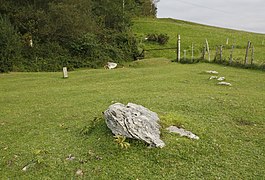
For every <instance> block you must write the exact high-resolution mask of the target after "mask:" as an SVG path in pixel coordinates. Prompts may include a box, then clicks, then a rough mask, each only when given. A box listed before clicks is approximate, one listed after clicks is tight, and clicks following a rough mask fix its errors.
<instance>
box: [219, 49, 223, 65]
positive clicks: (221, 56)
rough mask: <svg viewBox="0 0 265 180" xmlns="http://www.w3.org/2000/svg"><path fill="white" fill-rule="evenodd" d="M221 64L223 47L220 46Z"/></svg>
mask: <svg viewBox="0 0 265 180" xmlns="http://www.w3.org/2000/svg"><path fill="white" fill-rule="evenodd" d="M220 62H223V45H221V46H220Z"/></svg>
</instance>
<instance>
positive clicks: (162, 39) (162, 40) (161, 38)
mask: <svg viewBox="0 0 265 180" xmlns="http://www.w3.org/2000/svg"><path fill="white" fill-rule="evenodd" d="M146 38H147V41H151V42H157V43H158V44H160V45H164V44H166V43H167V42H168V40H169V36H168V35H167V34H154V33H152V34H148V35H147V36H146Z"/></svg>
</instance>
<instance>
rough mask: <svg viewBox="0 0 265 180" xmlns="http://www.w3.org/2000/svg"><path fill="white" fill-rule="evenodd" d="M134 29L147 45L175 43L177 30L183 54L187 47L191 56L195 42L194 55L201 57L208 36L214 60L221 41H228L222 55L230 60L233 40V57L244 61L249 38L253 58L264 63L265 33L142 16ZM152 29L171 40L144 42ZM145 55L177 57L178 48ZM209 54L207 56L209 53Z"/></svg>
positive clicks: (224, 43) (171, 44) (171, 45)
mask: <svg viewBox="0 0 265 180" xmlns="http://www.w3.org/2000/svg"><path fill="white" fill-rule="evenodd" d="M133 31H134V32H135V34H136V35H137V36H138V37H139V42H142V43H144V44H145V49H153V48H164V47H176V44H177V36H178V34H180V35H181V53H182V55H181V56H182V57H183V50H187V58H190V57H191V45H192V43H193V44H194V55H195V57H196V58H199V57H201V52H202V49H203V46H204V44H205V39H207V40H208V42H209V46H210V51H211V59H212V60H213V58H214V56H215V52H216V46H220V45H225V47H224V51H223V54H224V55H223V57H224V58H225V59H226V60H228V59H229V57H230V49H231V46H232V44H234V45H235V47H236V49H235V52H234V54H233V55H234V59H235V60H237V61H239V62H243V60H244V58H245V53H246V46H247V42H248V40H250V41H251V42H252V43H253V44H254V46H255V55H254V56H255V60H254V62H255V63H256V64H258V65H260V64H264V63H265V34H257V33H249V32H244V31H236V30H231V29H224V28H217V27H211V26H205V25H201V24H196V23H190V22H186V21H180V20H174V19H143V18H141V19H135V20H134V26H133ZM149 33H158V34H160V33H165V34H168V35H169V37H170V39H169V42H168V44H166V45H165V46H160V45H157V44H155V43H148V42H145V41H144V37H146V35H147V34H149ZM227 38H229V42H228V43H229V44H228V45H226V40H227ZM262 41H264V44H263V45H262ZM250 54H251V53H250ZM146 57H147V58H152V57H166V58H169V59H176V51H175V50H164V51H150V52H146ZM206 57H207V59H208V56H206Z"/></svg>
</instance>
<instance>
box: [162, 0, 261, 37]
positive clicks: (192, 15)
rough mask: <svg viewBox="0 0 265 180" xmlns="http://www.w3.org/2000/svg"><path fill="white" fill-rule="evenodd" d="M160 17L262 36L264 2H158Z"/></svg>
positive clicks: (204, 0) (254, 0) (234, 0)
mask: <svg viewBox="0 0 265 180" xmlns="http://www.w3.org/2000/svg"><path fill="white" fill-rule="evenodd" d="M157 7H158V15H157V16H158V17H159V18H168V17H170V18H174V19H180V20H186V21H191V22H196V23H201V24H206V25H212V26H218V27H224V28H231V29H237V30H244V31H251V32H257V33H263V34H265V0H229V1H228V0H160V2H158V3H157Z"/></svg>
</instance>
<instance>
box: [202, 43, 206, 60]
mask: <svg viewBox="0 0 265 180" xmlns="http://www.w3.org/2000/svg"><path fill="white" fill-rule="evenodd" d="M205 53H206V47H205V45H204V46H203V50H202V60H204V59H205Z"/></svg>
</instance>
